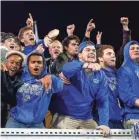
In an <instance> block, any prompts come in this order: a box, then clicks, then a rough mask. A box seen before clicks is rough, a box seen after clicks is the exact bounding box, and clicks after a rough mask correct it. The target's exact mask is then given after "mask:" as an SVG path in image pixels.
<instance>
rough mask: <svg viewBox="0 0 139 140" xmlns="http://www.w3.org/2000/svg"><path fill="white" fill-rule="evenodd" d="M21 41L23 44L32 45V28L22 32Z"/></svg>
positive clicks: (33, 41)
mask: <svg viewBox="0 0 139 140" xmlns="http://www.w3.org/2000/svg"><path fill="white" fill-rule="evenodd" d="M21 42H22V43H24V45H25V46H28V45H34V44H35V35H34V33H33V31H32V30H27V31H25V32H24V33H23V36H22V39H21Z"/></svg>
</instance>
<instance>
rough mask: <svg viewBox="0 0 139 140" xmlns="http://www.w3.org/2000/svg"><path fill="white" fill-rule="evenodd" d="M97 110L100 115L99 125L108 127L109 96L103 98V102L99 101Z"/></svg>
mask: <svg viewBox="0 0 139 140" xmlns="http://www.w3.org/2000/svg"><path fill="white" fill-rule="evenodd" d="M97 102H98V103H97V108H98V113H99V125H106V126H108V121H109V106H108V105H109V103H108V96H105V97H104V98H103V101H100V100H99V101H97Z"/></svg>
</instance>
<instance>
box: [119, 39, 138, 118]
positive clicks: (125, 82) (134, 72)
mask: <svg viewBox="0 0 139 140" xmlns="http://www.w3.org/2000/svg"><path fill="white" fill-rule="evenodd" d="M134 42H135V43H136V44H139V43H138V42H137V41H130V42H128V43H127V44H126V45H125V47H124V63H123V65H122V66H121V67H120V69H119V70H118V85H119V86H118V87H119V96H120V98H121V100H122V102H123V103H124V105H123V108H122V115H123V117H124V120H129V119H139V107H136V106H135V101H136V99H137V98H138V99H139V65H137V64H136V63H135V62H134V61H133V60H132V59H131V58H130V55H129V49H130V44H131V43H134Z"/></svg>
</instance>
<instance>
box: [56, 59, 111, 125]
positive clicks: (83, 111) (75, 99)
mask: <svg viewBox="0 0 139 140" xmlns="http://www.w3.org/2000/svg"><path fill="white" fill-rule="evenodd" d="M83 64H84V63H83V62H80V61H74V62H69V63H66V64H64V66H63V70H62V72H63V74H64V75H65V76H66V77H67V78H69V79H70V81H71V84H70V85H66V84H65V85H64V89H63V90H62V91H61V92H60V93H59V94H57V95H54V96H56V97H55V102H53V106H54V107H55V112H57V113H59V114H60V115H66V116H71V117H73V118H76V119H82V120H88V119H92V118H93V117H92V108H93V105H94V100H95V99H96V100H97V107H98V110H99V115H100V125H108V120H109V117H108V116H109V115H108V114H109V112H108V94H107V84H106V80H105V76H104V73H103V72H102V71H99V72H91V75H90V76H89V77H87V75H86V72H85V70H84V69H83V68H82V65H83Z"/></svg>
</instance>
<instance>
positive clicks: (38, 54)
mask: <svg viewBox="0 0 139 140" xmlns="http://www.w3.org/2000/svg"><path fill="white" fill-rule="evenodd" d="M31 56H41V57H42V59H43V61H44V57H43V56H42V54H41V53H38V52H32V53H31V54H29V56H28V58H27V61H28V62H29V59H30V57H31ZM28 62H27V63H28Z"/></svg>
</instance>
